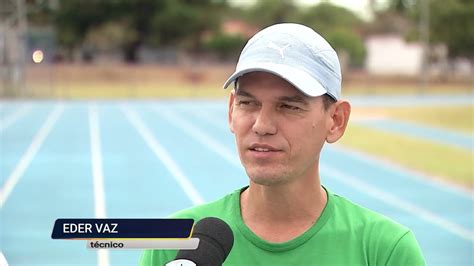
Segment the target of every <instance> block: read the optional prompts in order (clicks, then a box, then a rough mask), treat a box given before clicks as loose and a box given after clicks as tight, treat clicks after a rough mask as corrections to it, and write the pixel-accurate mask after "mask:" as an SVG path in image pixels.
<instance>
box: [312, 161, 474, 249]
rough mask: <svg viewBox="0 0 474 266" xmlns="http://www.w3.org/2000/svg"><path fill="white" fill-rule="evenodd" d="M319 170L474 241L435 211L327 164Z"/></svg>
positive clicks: (466, 230)
mask: <svg viewBox="0 0 474 266" xmlns="http://www.w3.org/2000/svg"><path fill="white" fill-rule="evenodd" d="M321 172H324V173H326V174H325V176H327V177H328V178H332V179H335V180H337V181H339V182H341V183H343V184H345V185H347V186H349V187H350V188H352V189H355V190H358V191H360V192H361V193H363V194H364V195H369V196H370V197H372V198H374V199H376V200H378V201H382V202H384V203H385V204H387V205H390V206H393V207H395V208H398V209H400V210H403V211H405V212H407V213H410V214H411V215H413V216H415V217H418V218H420V219H422V220H425V221H426V222H428V223H431V224H434V225H437V226H438V227H440V228H442V229H444V230H446V231H448V232H450V233H452V234H454V235H457V236H458V237H461V238H463V239H466V240H469V241H472V242H474V232H473V231H471V230H469V229H467V228H464V227H463V226H460V225H458V224H456V223H453V222H451V221H448V220H446V219H444V218H442V217H440V216H439V215H437V214H436V213H433V212H431V211H428V210H426V209H424V208H422V207H419V206H417V205H415V204H413V203H410V202H408V201H405V200H403V199H401V198H399V197H397V196H395V195H393V194H391V193H388V192H384V191H383V190H381V189H378V188H376V187H375V186H372V185H370V184H369V183H366V182H364V181H362V180H361V179H360V178H357V177H355V176H354V175H350V176H349V175H347V174H345V173H343V172H341V171H339V170H336V169H334V168H332V167H327V166H321Z"/></svg>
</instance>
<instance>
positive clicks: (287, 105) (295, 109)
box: [281, 104, 301, 111]
mask: <svg viewBox="0 0 474 266" xmlns="http://www.w3.org/2000/svg"><path fill="white" fill-rule="evenodd" d="M281 108H284V109H288V110H294V111H298V110H301V108H299V107H298V106H294V105H289V104H282V105H281Z"/></svg>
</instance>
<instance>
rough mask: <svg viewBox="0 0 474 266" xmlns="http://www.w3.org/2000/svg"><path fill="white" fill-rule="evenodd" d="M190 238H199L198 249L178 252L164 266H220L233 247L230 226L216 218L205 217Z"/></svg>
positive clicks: (198, 223) (197, 224)
mask: <svg viewBox="0 0 474 266" xmlns="http://www.w3.org/2000/svg"><path fill="white" fill-rule="evenodd" d="M191 237H193V238H199V245H198V248H197V249H195V250H180V251H178V254H177V255H176V258H175V260H173V261H170V262H168V263H167V264H166V266H178V265H179V266H181V265H182V266H188V265H189V266H191V265H193V266H194V265H197V266H204V265H206V266H208V265H209V266H218V265H222V263H224V261H225V259H226V258H227V256H228V255H229V253H230V250H231V249H232V246H233V245H234V234H233V233H232V230H231V229H230V226H229V225H228V224H227V223H226V222H224V221H223V220H221V219H219V218H216V217H206V218H204V219H202V220H200V221H199V222H197V223H196V225H195V226H194V229H193V234H192V236H191Z"/></svg>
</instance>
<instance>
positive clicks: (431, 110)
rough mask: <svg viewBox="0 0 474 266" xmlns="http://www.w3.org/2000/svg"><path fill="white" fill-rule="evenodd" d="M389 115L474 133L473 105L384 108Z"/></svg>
mask: <svg viewBox="0 0 474 266" xmlns="http://www.w3.org/2000/svg"><path fill="white" fill-rule="evenodd" d="M385 112H386V114H387V115H388V116H390V117H393V118H396V119H401V120H407V121H413V122H417V123H421V124H426V125H431V126H435V127H440V128H446V129H451V130H455V131H459V132H462V133H468V134H473V133H474V105H470V106H437V107H411V108H391V109H387V110H385Z"/></svg>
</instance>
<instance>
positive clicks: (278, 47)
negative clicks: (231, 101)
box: [224, 23, 342, 100]
mask: <svg viewBox="0 0 474 266" xmlns="http://www.w3.org/2000/svg"><path fill="white" fill-rule="evenodd" d="M254 71H264V72H268V73H272V74H274V75H277V76H279V77H281V78H283V79H285V80H286V81H288V82H289V83H291V84H292V85H293V86H295V87H296V88H297V89H299V90H300V91H301V92H303V93H304V94H306V95H308V96H311V97H315V96H320V95H323V94H326V93H327V94H329V95H330V96H331V97H332V98H334V99H335V100H339V99H340V98H341V80H342V75H341V66H340V64H339V59H338V57H337V54H336V51H334V49H333V48H332V47H331V45H330V44H329V43H328V42H327V41H326V40H325V39H324V38H323V37H321V35H319V34H318V33H317V32H315V31H314V30H313V29H311V28H309V27H307V26H304V25H301V24H295V23H282V24H276V25H273V26H270V27H267V28H265V29H263V30H261V31H259V32H258V33H256V34H255V35H254V36H253V37H252V38H251V39H250V40H249V41H248V42H247V44H246V45H245V47H244V49H243V50H242V52H241V53H240V57H239V61H238V63H237V67H236V69H235V72H234V73H233V74H232V75H231V76H230V77H229V78H228V79H227V81H226V82H225V84H224V88H227V87H228V86H229V85H230V84H231V83H233V82H234V81H235V80H236V79H237V78H239V77H241V76H242V75H244V74H246V73H249V72H254Z"/></svg>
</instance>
